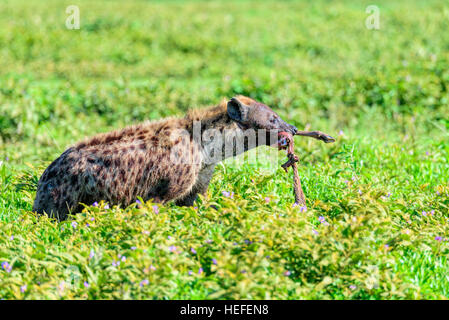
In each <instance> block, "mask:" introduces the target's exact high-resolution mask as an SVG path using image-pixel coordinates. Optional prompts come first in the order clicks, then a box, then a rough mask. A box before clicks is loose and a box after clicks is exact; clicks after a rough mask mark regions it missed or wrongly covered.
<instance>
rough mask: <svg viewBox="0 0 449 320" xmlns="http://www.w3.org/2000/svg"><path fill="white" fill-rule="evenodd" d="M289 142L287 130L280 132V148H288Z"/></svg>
mask: <svg viewBox="0 0 449 320" xmlns="http://www.w3.org/2000/svg"><path fill="white" fill-rule="evenodd" d="M288 144H289V136H288V134H286V132H282V131H281V132H279V133H278V149H279V150H283V149H287V147H288Z"/></svg>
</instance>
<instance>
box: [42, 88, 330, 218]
mask: <svg viewBox="0 0 449 320" xmlns="http://www.w3.org/2000/svg"><path fill="white" fill-rule="evenodd" d="M211 129H213V132H215V133H217V132H218V133H219V134H222V133H224V132H228V133H232V134H230V135H227V136H226V137H230V138H226V137H225V138H223V139H222V138H221V137H218V138H216V137H217V136H215V138H214V139H202V138H201V136H202V133H205V132H208V130H209V131H211ZM250 129H263V130H264V132H265V136H264V134H262V135H260V134H258V135H256V138H255V141H254V143H252V144H250V143H249V142H248V139H243V140H239V139H238V138H236V137H239V136H240V137H241V136H242V135H241V133H243V132H245V131H247V130H250ZM196 130H197V131H199V135H198V134H196V133H195V131H196ZM278 131H287V132H290V133H292V134H301V135H307V136H313V137H315V138H318V139H321V140H325V141H326V137H328V136H326V135H324V136H323V135H321V136H320V133H319V132H302V131H298V130H297V129H296V127H294V126H293V125H290V124H288V123H286V122H285V121H283V120H282V119H281V118H280V117H279V116H278V115H277V114H276V113H275V112H274V111H273V110H271V109H270V108H269V107H268V106H266V105H264V104H262V103H259V102H256V101H254V100H252V99H250V98H248V97H244V96H237V97H235V98H232V99H230V100H229V101H226V100H223V102H222V103H220V104H219V105H217V106H215V107H211V108H208V109H198V110H192V111H190V112H189V113H188V114H187V115H186V116H185V117H183V118H167V119H164V120H160V121H155V122H144V123H142V124H139V125H134V126H131V127H128V128H125V129H122V130H117V131H113V132H109V133H104V134H99V135H96V136H94V137H92V138H89V139H86V140H84V141H82V142H79V143H77V144H75V145H74V146H72V147H70V148H68V149H67V150H66V151H65V152H64V153H63V154H62V155H61V156H60V157H59V158H57V159H56V160H55V161H53V162H52V163H51V164H50V166H49V167H48V168H47V169H46V170H45V171H44V173H43V174H42V176H41V178H40V180H39V183H38V188H37V194H36V199H35V201H34V206H33V210H34V211H35V212H37V213H44V212H45V213H47V214H49V215H51V216H53V217H56V218H58V219H59V220H63V219H66V218H67V214H69V213H76V212H79V211H80V210H81V209H82V204H92V203H94V202H95V201H100V200H105V201H106V202H108V203H109V204H111V205H122V206H127V205H129V204H131V203H133V202H135V200H136V199H137V197H141V198H142V199H144V200H149V199H153V201H155V202H162V203H163V202H166V201H170V200H174V201H175V203H176V204H177V205H184V206H191V205H192V204H193V203H194V201H195V199H196V198H197V195H198V194H204V193H205V192H206V190H207V188H208V185H209V182H210V179H211V177H212V174H213V172H214V168H215V165H216V163H217V162H219V161H221V160H223V159H224V158H227V157H230V156H236V155H237V154H239V153H242V152H245V151H246V150H248V149H251V148H254V147H256V146H258V145H261V144H264V145H274V144H276V143H277V140H276V139H274V140H273V138H272V137H273V135H274V136H275V137H276V135H277V132H278ZM317 133H318V135H317ZM239 134H240V135H239ZM243 136H244V135H243ZM261 137H262V138H263V139H262V138H261ZM239 144H240V146H242V147H239ZM211 146H212V147H213V148H211ZM225 146H230V147H229V148H226V147H225ZM210 150H214V152H213V153H215V154H214V155H213V156H210V154H209V153H210ZM229 150H230V151H229Z"/></svg>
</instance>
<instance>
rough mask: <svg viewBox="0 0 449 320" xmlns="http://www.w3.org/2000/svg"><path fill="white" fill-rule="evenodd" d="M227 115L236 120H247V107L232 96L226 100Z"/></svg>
mask: <svg viewBox="0 0 449 320" xmlns="http://www.w3.org/2000/svg"><path fill="white" fill-rule="evenodd" d="M227 107H228V109H227V111H228V115H229V117H230V118H231V119H232V120H234V121H237V122H246V121H247V120H248V109H249V107H248V106H247V105H245V104H244V103H242V102H241V101H240V100H239V99H237V98H232V99H231V100H229V101H228V106H227Z"/></svg>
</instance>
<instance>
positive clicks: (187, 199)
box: [175, 164, 215, 207]
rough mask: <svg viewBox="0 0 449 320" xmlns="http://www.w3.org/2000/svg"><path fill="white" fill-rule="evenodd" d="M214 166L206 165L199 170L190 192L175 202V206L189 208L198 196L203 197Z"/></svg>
mask: <svg viewBox="0 0 449 320" xmlns="http://www.w3.org/2000/svg"><path fill="white" fill-rule="evenodd" d="M214 169H215V164H212V165H208V166H206V167H204V168H203V169H201V171H200V173H199V174H198V177H197V179H196V182H195V184H194V185H193V187H192V190H191V191H190V192H189V193H188V194H187V195H185V196H183V197H182V198H180V199H177V200H176V201H175V204H176V205H177V206H186V207H191V206H193V204H194V203H195V200H196V199H197V198H198V194H202V195H205V194H206V192H207V188H208V187H209V183H210V180H211V179H212V175H213V174H214Z"/></svg>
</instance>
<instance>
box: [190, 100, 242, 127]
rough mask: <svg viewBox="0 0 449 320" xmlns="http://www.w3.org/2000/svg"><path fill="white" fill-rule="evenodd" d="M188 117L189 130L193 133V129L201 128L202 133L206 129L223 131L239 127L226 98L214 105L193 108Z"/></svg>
mask: <svg viewBox="0 0 449 320" xmlns="http://www.w3.org/2000/svg"><path fill="white" fill-rule="evenodd" d="M186 119H187V120H188V126H189V128H188V129H189V131H192V133H193V131H195V130H196V131H198V129H201V135H202V134H203V133H204V132H205V131H206V130H218V131H220V132H223V131H224V130H232V129H239V128H238V126H237V125H236V124H235V122H234V121H233V120H232V119H231V118H230V117H229V115H228V112H227V102H226V100H223V101H222V102H221V103H220V104H219V105H217V106H214V107H210V108H206V109H194V110H191V111H190V112H189V113H188V115H187V116H186Z"/></svg>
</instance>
